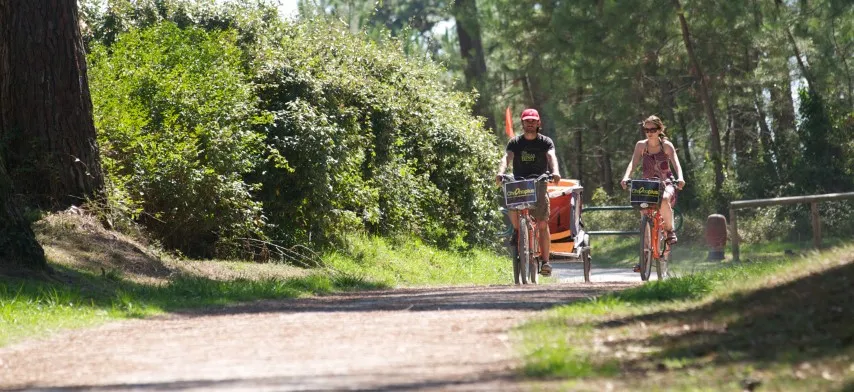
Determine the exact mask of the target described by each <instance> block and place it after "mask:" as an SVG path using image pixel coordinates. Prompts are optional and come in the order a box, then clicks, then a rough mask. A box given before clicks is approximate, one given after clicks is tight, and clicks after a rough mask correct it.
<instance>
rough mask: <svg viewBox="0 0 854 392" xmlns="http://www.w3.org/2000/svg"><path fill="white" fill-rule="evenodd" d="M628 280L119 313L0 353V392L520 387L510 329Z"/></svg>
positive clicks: (415, 291)
mask: <svg viewBox="0 0 854 392" xmlns="http://www.w3.org/2000/svg"><path fill="white" fill-rule="evenodd" d="M629 285H631V283H594V284H589V285H584V284H551V285H542V286H537V287H514V286H489V287H455V288H436V289H406V290H394V291H376V292H361V293H355V294H347V295H334V296H327V297H319V298H307V299H299V300H289V301H265V302H256V303H252V304H247V305H240V306H233V307H228V308H224V309H217V310H213V311H206V312H204V313H184V314H171V315H169V316H166V317H160V318H154V319H146V320H133V321H123V322H117V323H113V324H109V325H105V326H102V327H98V328H94V329H87V330H79V331H71V332H65V333H62V334H59V335H56V336H54V337H52V338H49V339H46V340H36V341H29V342H24V343H21V344H18V345H15V346H11V347H7V348H3V349H0V389H12V390H17V389H49V390H53V391H56V390H61V391H66V390H98V391H106V390H144V391H158V390H246V391H258V390H300V391H307V390H342V389H343V390H396V391H399V390H483V391H486V390H497V389H500V390H522V389H525V386H524V385H523V383H522V381H520V380H519V379H518V378H517V377H516V371H515V369H516V367H517V366H518V365H519V363H518V359H517V358H516V355H515V354H516V353H515V352H514V349H513V347H512V346H511V342H510V339H511V337H510V332H511V331H510V330H511V329H512V328H513V327H514V326H516V325H518V324H519V323H521V322H523V321H524V320H526V319H528V318H530V317H532V316H533V315H534V314H535V312H536V311H538V310H542V309H546V308H549V307H552V306H555V305H559V304H563V303H566V302H569V301H573V300H577V299H582V298H587V297H590V296H594V295H598V294H601V293H602V292H604V291H610V290H614V289H620V288H624V287H627V286H629Z"/></svg>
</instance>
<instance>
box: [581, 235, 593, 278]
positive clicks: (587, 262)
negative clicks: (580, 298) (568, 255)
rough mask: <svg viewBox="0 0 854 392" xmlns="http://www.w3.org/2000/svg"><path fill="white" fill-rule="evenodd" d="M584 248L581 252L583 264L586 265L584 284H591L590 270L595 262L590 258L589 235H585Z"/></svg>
mask: <svg viewBox="0 0 854 392" xmlns="http://www.w3.org/2000/svg"><path fill="white" fill-rule="evenodd" d="M582 246H583V247H584V248H583V250H582V251H581V262H582V264H583V265H584V282H586V283H590V268H591V264H593V260H592V257H591V256H590V236H588V235H587V234H585V235H584V242H583V243H582Z"/></svg>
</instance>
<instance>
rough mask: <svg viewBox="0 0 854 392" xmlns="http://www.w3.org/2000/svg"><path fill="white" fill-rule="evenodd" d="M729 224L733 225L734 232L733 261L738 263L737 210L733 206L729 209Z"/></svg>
mask: <svg viewBox="0 0 854 392" xmlns="http://www.w3.org/2000/svg"><path fill="white" fill-rule="evenodd" d="M729 224H730V225H732V229H731V230H732V232H731V233H730V236H731V237H732V261H738V242H739V241H738V240H739V238H738V222H737V221H736V218H735V208H732V207H731V206H730V208H729Z"/></svg>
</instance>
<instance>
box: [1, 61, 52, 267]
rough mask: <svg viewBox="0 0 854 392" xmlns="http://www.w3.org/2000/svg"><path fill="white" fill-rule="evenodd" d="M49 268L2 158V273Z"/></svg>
mask: <svg viewBox="0 0 854 392" xmlns="http://www.w3.org/2000/svg"><path fill="white" fill-rule="evenodd" d="M0 54H2V53H0ZM47 268H48V267H47V261H46V260H45V257H44V250H43V249H42V247H41V245H39V243H38V242H36V236H35V234H33V230H32V229H30V224H29V223H28V222H27V221H26V220H25V219H24V218H23V216H21V211H20V210H19V209H18V206H17V203H16V202H15V200H14V196H13V192H12V183H11V181H10V180H9V176H8V174H7V173H6V169H5V166H4V165H3V158H2V157H0V273H4V272H5V273H8V272H10V271H15V270H19V269H28V270H45V269H47Z"/></svg>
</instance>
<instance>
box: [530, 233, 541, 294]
mask: <svg viewBox="0 0 854 392" xmlns="http://www.w3.org/2000/svg"><path fill="white" fill-rule="evenodd" d="M528 232H529V233H530V236H531V240H530V243H531V262H530V263H529V264H528V282H529V283H531V284H539V283H540V259H541V257H536V256H535V255H536V254H538V253H540V241H539V238H540V236H539V235H538V234H539V233H538V232H537V226H536V225H532V226H531V227H530V228H529V230H528Z"/></svg>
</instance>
